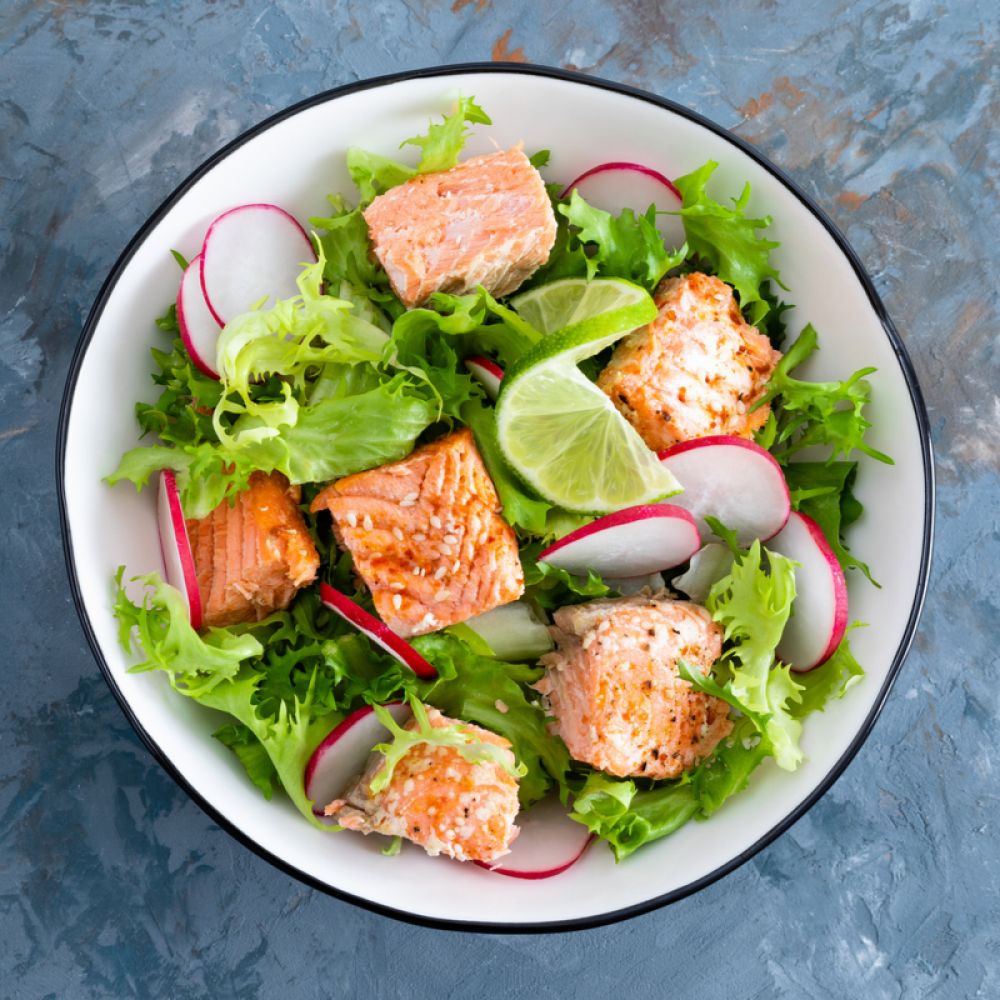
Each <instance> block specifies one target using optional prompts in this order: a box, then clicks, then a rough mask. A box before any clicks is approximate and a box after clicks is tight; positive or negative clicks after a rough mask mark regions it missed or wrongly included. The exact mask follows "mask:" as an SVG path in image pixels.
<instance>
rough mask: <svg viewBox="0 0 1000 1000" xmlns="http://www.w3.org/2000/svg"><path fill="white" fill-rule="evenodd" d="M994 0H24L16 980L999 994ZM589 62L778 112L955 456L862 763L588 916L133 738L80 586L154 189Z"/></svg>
mask: <svg viewBox="0 0 1000 1000" xmlns="http://www.w3.org/2000/svg"><path fill="white" fill-rule="evenodd" d="M997 34H998V28H997V19H996V7H995V3H994V2H993V0H955V2H947V3H945V2H941V3H931V2H926V0H914V2H911V3H908V4H907V3H872V2H818V0H798V2H775V0H770V2H768V0H762V2H759V3H755V2H752V0H730V2H721V0H705V2H701V3H698V4H693V3H689V4H682V3H662V4H656V3H643V2H624V0H576V2H574V3H566V2H562V0H548V2H547V3H545V4H541V3H527V2H521V3H502V2H500V0H455V2H454V3H453V4H451V5H449V4H447V3H434V2H430V0H428V2H421V0H411V2H409V3H406V4H403V3H392V2H387V0H365V2H354V0H351V2H338V0H299V2H292V0H277V2H273V3H266V2H263V0H247V2H245V3H242V2H236V0H218V2H205V3H203V2H197V0H175V2H171V3H167V2H161V3H153V2H150V0H146V2H142V0H139V2H133V3H114V2H91V3H85V2H71V0H36V2H26V0H4V2H3V4H2V9H0V52H2V55H0V234H2V237H0V254H2V265H0V287H2V293H0V457H2V463H3V464H2V468H3V472H2V474H0V504H2V509H4V510H6V511H7V519H6V521H5V522H3V524H2V526H0V540H2V541H0V544H2V553H3V555H2V566H3V570H4V572H2V573H0V622H2V634H3V635H4V637H5V640H6V644H7V648H8V650H9V651H10V652H12V653H13V656H12V657H11V655H10V652H9V653H8V656H7V663H6V665H5V666H6V669H5V671H4V673H5V677H6V684H5V685H4V707H3V710H2V716H0V720H2V721H0V748H2V750H0V843H2V851H3V853H2V859H0V942H2V943H0V975H2V979H0V983H2V985H0V994H2V995H4V996H13V997H31V998H34V997H43V996H44V997H59V998H75V997H126V996H137V997H139V996H142V997H145V996H150V997H173V998H181V997H207V996H211V997H218V998H222V997H230V996H241V997H242V996H245V997H252V996H276V995H280V996H283V997H288V998H292V997H296V998H297V997H312V996H325V995H335V996H345V997H346V996H352V997H379V998H386V1000H388V998H400V997H407V998H409V997H424V996H427V997H430V996H433V997H456V998H464V997H477V998H491V997H501V996H503V997H524V998H543V997H560V996H571V995H572V996H576V997H580V998H587V997H608V996H611V997H618V996H640V997H642V996H652V997H662V996H666V995H668V994H669V995H671V996H676V997H709V998H727V1000H731V998H734V997H761V998H770V997H780V998H790V1000H791V998H796V1000H797V998H805V997H808V998H812V997H828V996H832V997H845V998H852V1000H853V998H865V1000H882V998H895V997H941V998H949V1000H950V998H954V997H991V998H992V997H997V996H1000V968H998V966H1000V961H998V953H1000V940H998V937H1000V928H998V925H1000V903H998V898H1000V897H998V892H1000V877H998V854H1000V851H998V842H1000V841H998V837H1000V831H998V827H997V821H998V819H1000V797H998V796H1000V783H998V780H997V770H998V769H997V766H996V765H995V764H994V755H995V752H996V749H995V748H996V747H997V745H998V743H1000V724H998V721H997V716H998V714H1000V713H998V709H1000V699H998V695H997V682H996V666H995V664H996V656H995V649H996V641H997V639H998V638H1000V633H998V628H997V620H998V614H1000V607H998V605H1000V588H998V583H997V573H996V567H997V565H998V563H1000V544H998V521H1000V517H998V514H1000V492H998V490H997V474H998V468H1000V459H998V455H1000V399H998V396H997V392H998V388H1000V366H998V361H997V351H996V343H997V321H998V308H997V298H998V296H997V291H996V273H997V269H996V250H995V246H996V240H997V232H998V224H1000V218H998V211H997V181H998V148H997V146H998V125H1000V120H998V119H1000V114H998V112H1000V88H998V80H997V75H998V74H997V50H996V44H997ZM490 57H492V58H493V59H496V60H530V61H534V62H539V63H550V64H554V65H562V66H572V67H574V68H578V69H581V70H583V71H585V72H592V73H595V74H598V75H601V76H605V77H609V78H612V79H617V80H621V81H624V82H627V83H631V84H635V85H637V86H640V87H645V88H648V89H650V90H653V91H655V92H657V93H661V94H664V95H667V96H669V97H672V98H674V99H675V100H678V101H681V102H684V103H686V104H688V105H690V106H691V107H693V108H695V109H697V110H698V111H701V112H703V113H704V114H707V115H709V116H710V117H712V118H714V119H715V120H716V121H718V122H720V123H722V124H723V125H725V126H727V127H729V128H732V129H734V130H735V131H736V132H737V133H739V134H740V135H742V136H744V137H745V138H747V139H749V140H750V141H751V142H753V143H755V144H757V145H758V146H759V147H760V148H762V149H763V150H764V152H765V153H767V154H768V155H769V156H771V157H772V158H773V159H774V160H775V161H776V162H777V163H778V164H779V165H781V166H782V167H784V168H785V169H786V170H787V171H788V172H790V173H791V174H792V176H793V177H795V178H796V179H797V180H798V181H799V183H800V184H802V185H803V186H804V187H805V189H806V190H807V191H808V192H809V193H810V194H812V195H813V196H814V197H815V198H816V200H817V201H818V202H819V204H820V205H822V206H823V207H824V208H825V209H826V210H827V211H828V212H830V213H831V214H832V215H833V217H834V219H835V220H836V221H837V223H838V224H839V225H840V227H841V228H842V229H843V230H844V231H845V233H846V234H847V236H848V238H849V239H850V240H851V241H852V242H853V244H854V246H855V247H856V248H857V249H858V251H859V252H860V255H861V257H862V258H863V260H864V261H865V263H866V264H867V266H868V268H869V270H870V271H871V273H872V275H873V276H874V278H875V282H876V284H877V286H878V289H879V291H880V293H881V294H882V296H883V297H884V299H885V301H886V303H887V304H888V307H889V310H890V312H891V314H892V315H893V316H894V318H895V320H896V322H897V324H898V326H899V329H900V332H901V333H902V336H903V338H904V340H905V341H906V343H907V346H908V347H909V349H910V351H911V353H912V354H913V357H914V361H915V364H916V367H917V371H918V373H919V375H920V377H921V380H922V382H923V386H924V389H925V392H926V395H927V400H928V405H929V408H930V415H931V422H932V426H933V431H934V439H935V446H936V449H937V461H938V473H939V477H940V478H939V484H940V490H939V500H940V508H939V518H938V525H937V527H938V548H937V558H936V561H935V566H934V574H933V583H932V590H931V596H930V600H929V602H928V607H927V611H926V613H925V615H924V620H923V625H922V628H921V631H920V634H919V636H918V639H917V642H916V646H915V648H914V651H913V653H912V655H911V656H910V658H909V661H908V662H907V664H906V666H905V668H904V670H903V671H902V674H901V676H900V678H899V681H898V683H897V685H896V689H895V692H894V694H893V696H892V698H891V699H890V701H889V703H888V705H887V707H886V710H885V712H884V714H883V716H882V718H881V720H880V722H879V724H878V726H877V728H876V730H875V733H874V736H873V738H872V739H871V740H870V741H869V743H868V745H867V746H866V747H865V748H864V749H863V750H862V752H861V753H860V754H859V755H858V757H857V759H856V760H855V761H854V762H853V764H852V765H851V766H850V768H849V769H848V770H847V772H846V774H845V775H844V776H843V777H842V778H841V779H840V781H839V782H838V783H837V785H836V786H835V788H834V789H833V791H832V792H831V793H830V794H829V795H827V796H826V798H825V799H824V800H823V801H822V802H821V803H820V804H819V805H818V806H816V808H814V809H813V810H812V812H811V813H810V814H809V815H808V816H807V817H806V818H804V819H803V820H802V821H801V822H799V823H798V824H797V825H796V826H795V827H794V828H793V829H792V830H791V831H790V832H789V833H788V834H786V835H785V836H784V837H782V838H781V839H780V840H779V841H778V842H777V843H776V844H774V845H773V846H772V847H771V848H769V849H768V850H766V851H764V852H762V853H761V854H760V855H758V857H757V858H755V859H754V861H752V862H751V863H749V864H747V865H746V866H744V867H743V868H742V869H741V870H739V871H738V872H737V873H736V874H734V875H732V876H730V877H729V878H727V879H725V880H724V881H722V882H721V883H717V884H716V885H714V886H712V887H711V888H709V889H707V890H706V891H704V892H702V893H701V894H699V895H697V896H695V897H693V898H690V899H688V900H686V901H684V902H682V903H679V904H677V905H675V906H672V907H669V908H668V909H666V910H663V911H660V912H658V913H653V914H651V915H648V916H645V917H642V918H639V919H636V920H633V921H631V922H628V923H625V924H621V925H618V926H614V927H609V928H605V929H601V930H595V931H588V932H582V933H577V934H573V935H556V936H549V937H542V938H531V937H499V936H498V937H480V936H471V935H460V934H458V935H456V934H445V933H441V932H433V931H428V930H423V929H419V928H415V927H410V926H405V925H402V924H398V923H395V922H392V921H389V920H386V919H383V918H380V917H376V916H373V915H370V914H367V913H365V912H362V911H360V910H357V909H354V908H352V907H350V906H347V905H345V904H341V903H339V902H337V901H335V900H333V899H330V898H327V897H326V896H323V895H321V894H319V893H317V892H313V891H311V890H309V889H306V888H304V887H302V886H301V885H299V884H297V883H295V882H293V881H292V880H290V879H289V878H287V877H286V876H284V875H283V874H281V873H279V872H277V871H275V870H274V869H272V868H270V867H268V866H267V865H266V864H265V863H264V862H262V861H260V860H258V859H257V858H256V857H255V856H254V855H252V854H251V853H250V852H249V851H247V850H246V849H244V848H243V847H241V846H240V845H239V844H237V843H236V842H235V841H233V840H231V839H230V838H229V837H228V836H227V835H225V834H224V833H222V832H221V831H220V830H219V829H218V828H216V827H215V826H214V825H213V824H212V823H211V822H209V820H208V819H207V818H206V817H205V816H204V815H203V814H202V813H201V812H200V811H199V810H198V809H197V808H196V807H195V806H194V805H192V804H191V803H190V802H189V801H188V800H187V799H186V798H185V796H184V794H183V793H182V792H181V791H180V790H179V789H178V788H177V787H175V786H174V784H173V783H172V781H171V780H170V779H169V778H168V777H166V776H165V774H164V773H163V772H162V771H161V770H160V768H159V767H158V766H157V765H156V764H155V763H154V762H153V761H152V759H151V758H150V756H149V754H148V753H147V752H146V751H145V750H144V749H143V747H142V746H141V745H140V744H139V741H138V740H137V738H136V737H135V736H134V735H133V733H132V731H131V730H130V728H129V726H128V724H127V723H126V721H125V719H124V717H123V716H122V714H121V712H120V711H119V709H118V708H117V706H116V704H115V702H114V701H113V699H112V697H111V694H110V693H109V691H108V689H107V688H106V686H105V684H104V682H103V680H102V679H101V677H100V675H99V673H98V670H97V667H96V665H95V663H94V661H93V659H92V657H91V655H90V652H89V650H88V648H87V646H86V644H85V642H84V639H83V635H82V633H81V630H80V628H79V626H78V624H77V621H76V617H75V614H74V612H73V609H72V605H71V602H70V599H69V597H68V595H67V590H66V583H65V577H64V572H63V568H62V555H61V550H60V543H59V538H58V523H57V513H56V504H55V498H54V487H53V471H52V468H53V462H52V452H53V447H54V442H55V425H56V412H57V407H58V403H59V399H60V396H61V393H62V387H63V380H64V377H65V372H66V369H67V366H68V363H69V358H70V354H71V352H72V350H73V346H74V343H75V342H76V339H77V336H78V332H79V330H80V327H81V325H82V323H83V320H84V316H85V314H86V311H87V309H88V308H89V305H90V303H91V302H92V300H93V298H94V296H95V295H96V293H97V290H98V287H99V285H100V283H101V281H102V280H103V278H104V275H105V274H106V273H107V271H108V270H109V269H110V267H111V265H112V263H113V262H114V260H115V258H116V257H117V255H118V254H119V252H120V251H121V249H122V247H123V246H124V244H125V243H126V241H127V240H128V238H129V237H130V236H131V234H132V233H133V232H134V231H135V229H136V228H137V227H138V226H139V225H140V224H141V223H142V222H143V220H144V219H145V218H146V216H147V215H148V213H149V212H151V211H152V209H153V208H155V206H156V205H158V204H159V202H160V201H161V200H162V199H163V197H164V196H165V195H166V194H167V193H168V192H169V191H170V190H171V189H172V188H173V187H174V186H175V185H176V184H177V183H178V182H179V181H180V180H181V179H182V178H183V177H184V176H185V175H186V174H187V173H188V172H189V171H190V170H192V169H193V168H194V167H195V166H197V164H198V163H199V162H200V161H201V160H202V159H203V158H204V157H205V156H207V155H208V154H209V153H211V152H212V151H213V150H214V149H215V148H216V147H218V146H219V145H220V144H221V143H223V142H225V141H227V140H229V139H231V138H232V137H233V136H235V135H237V134H238V133H239V132H240V131H242V130H243V129H245V128H246V127H247V126H249V125H251V124H253V123H255V122H257V121H258V120H259V119H261V118H262V117H264V116H265V115H267V114H269V113H270V112H271V111H273V110H275V109H278V108H281V107H284V106H285V105H287V104H289V103H291V102H293V101H296V100H298V99H300V98H302V97H305V96H307V95H310V94H312V93H314V92H316V91H319V90H322V89H325V88H328V87H331V86H334V85H336V84H339V83H343V82H346V81H350V80H355V79H358V78H362V77H367V76H371V75H376V74H380V73H386V72H390V71H395V70H399V69H404V68H407V67H417V66H424V65H430V64H436V63H443V62H458V61H463V60H479V59H488V58H490Z"/></svg>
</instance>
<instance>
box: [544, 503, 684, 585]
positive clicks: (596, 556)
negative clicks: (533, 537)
mask: <svg viewBox="0 0 1000 1000" xmlns="http://www.w3.org/2000/svg"><path fill="white" fill-rule="evenodd" d="M700 545H701V541H700V539H699V537H698V525H697V524H696V523H695V520H694V518H693V517H692V516H691V515H690V514H689V513H688V512H687V511H686V510H684V509H682V508H681V507H675V506H674V505H672V504H668V503H660V504H639V505H638V506H635V507H626V508H625V509H624V510H619V511H615V512H614V513H613V514H606V515H605V516H604V517H599V518H597V519H596V520H594V521H591V522H590V524H585V525H584V526H583V527H582V528H577V529H576V531H571V532H570V533H569V534H568V535H566V536H565V537H563V538H560V539H559V541H557V542H555V543H553V544H552V545H550V546H549V547H548V548H547V549H545V550H544V551H542V552H541V553H539V555H538V561H539V562H547V563H549V564H550V565H552V566H557V567H559V568H560V569H565V570H568V571H569V572H570V573H577V574H585V573H586V572H587V571H588V570H591V569H593V570H595V571H596V572H598V573H600V574H601V576H608V577H616V578H621V577H633V576H646V575H648V574H650V573H656V572H659V571H660V570H664V569H671V568H672V567H674V566H679V565H680V564H681V563H684V562H687V561H688V559H690V558H691V556H693V555H694V554H695V552H697V551H698V548H699V546H700Z"/></svg>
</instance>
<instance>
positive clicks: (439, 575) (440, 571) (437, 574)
mask: <svg viewBox="0 0 1000 1000" xmlns="http://www.w3.org/2000/svg"><path fill="white" fill-rule="evenodd" d="M447 572H448V567H447V566H438V568H437V569H436V570H434V579H435V580H441V579H443V577H444V575H445V573H447Z"/></svg>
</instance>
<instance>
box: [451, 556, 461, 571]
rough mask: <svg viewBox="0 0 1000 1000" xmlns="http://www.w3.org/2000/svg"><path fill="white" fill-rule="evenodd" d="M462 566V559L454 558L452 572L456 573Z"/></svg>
mask: <svg viewBox="0 0 1000 1000" xmlns="http://www.w3.org/2000/svg"><path fill="white" fill-rule="evenodd" d="M461 568H462V560H461V559H456V560H455V564H454V565H453V566H452V567H451V571H452V573H457V572H458V571H459V570H460V569H461Z"/></svg>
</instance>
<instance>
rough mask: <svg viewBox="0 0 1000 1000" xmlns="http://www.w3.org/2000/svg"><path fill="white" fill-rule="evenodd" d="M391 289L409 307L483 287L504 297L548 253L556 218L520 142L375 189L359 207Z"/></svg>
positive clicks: (531, 272)
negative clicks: (434, 297)
mask: <svg viewBox="0 0 1000 1000" xmlns="http://www.w3.org/2000/svg"><path fill="white" fill-rule="evenodd" d="M364 216H365V221H366V222H367V223H368V231H369V233H370V234H371V238H372V243H373V244H374V249H375V256H376V257H378V259H379V261H380V262H381V264H382V266H383V267H384V268H385V270H386V273H387V274H388V275H389V281H390V282H391V283H392V287H393V290H394V291H395V292H396V294H397V295H398V296H399V298H400V299H401V300H402V301H403V303H404V304H405V305H406V306H407V307H408V308H411V307H413V306H417V305H420V304H421V303H422V302H424V301H425V300H426V299H427V297H428V296H429V295H431V293H433V292H452V293H455V294H459V295H460V294H462V293H464V292H469V291H472V290H473V289H474V288H475V287H476V286H477V285H484V286H485V287H486V290H487V291H489V292H491V293H492V294H493V295H496V296H501V295H509V294H510V293H511V292H513V291H514V289H515V288H517V287H518V286H520V285H521V283H522V282H523V281H525V280H526V279H527V278H529V277H530V276H531V275H532V274H534V273H535V271H537V270H538V268H539V267H541V266H542V264H544V263H545V262H546V261H547V260H548V259H549V252H550V251H551V250H552V245H553V243H554V242H555V238H556V219H555V215H554V213H553V211H552V204H551V202H550V201H549V196H548V195H547V194H546V193H545V182H544V181H543V180H542V178H541V175H540V174H539V173H538V171H537V170H536V169H535V168H534V167H533V166H532V165H531V163H530V162H529V160H528V158H527V156H525V155H524V152H523V151H522V150H521V148H520V147H519V146H518V147H515V148H513V149H508V150H506V151H505V152H498V153H490V154H489V155H487V156H475V157H472V158H471V159H468V160H466V161H465V162H464V163H459V164H458V165H457V166H455V167H452V168H451V169H450V170H442V171H439V172H438V173H433V174H422V175H420V176H418V177H414V178H412V179H411V180H409V181H407V182H406V183H405V184H400V185H399V186H398V187H394V188H390V190H388V191H386V192H385V194H381V195H379V196H378V197H377V198H376V199H375V200H374V201H373V202H372V203H371V204H370V205H369V206H368V207H367V208H366V209H365V212H364Z"/></svg>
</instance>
